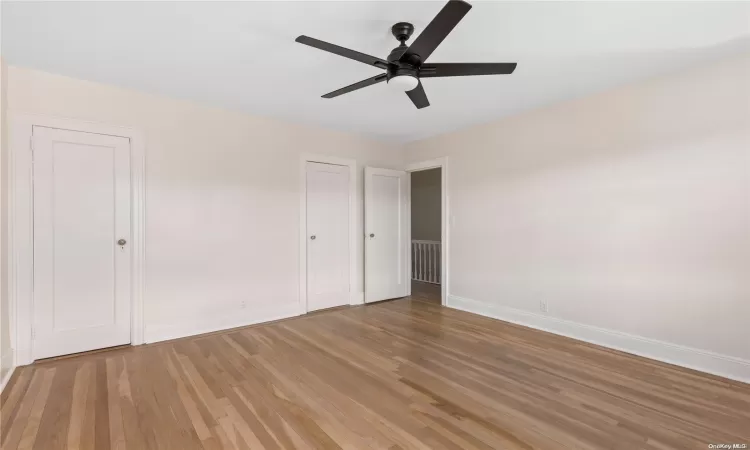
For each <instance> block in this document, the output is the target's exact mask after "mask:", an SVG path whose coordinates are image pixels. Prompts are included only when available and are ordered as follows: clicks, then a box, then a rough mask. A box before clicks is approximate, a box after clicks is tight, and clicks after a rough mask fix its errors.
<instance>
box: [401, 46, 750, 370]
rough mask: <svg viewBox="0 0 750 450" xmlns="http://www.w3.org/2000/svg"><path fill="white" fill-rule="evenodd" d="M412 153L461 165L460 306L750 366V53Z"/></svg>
mask: <svg viewBox="0 0 750 450" xmlns="http://www.w3.org/2000/svg"><path fill="white" fill-rule="evenodd" d="M550 82H554V80H553V79H550ZM407 152H408V159H409V160H410V161H421V160H425V159H430V158H435V157H440V156H446V155H447V156H448V157H449V160H450V171H449V173H448V186H449V198H450V200H449V201H450V204H451V215H452V217H453V220H454V224H453V226H452V228H451V241H450V267H451V275H450V294H451V295H454V296H459V297H462V298H464V299H468V300H471V301H473V304H475V305H478V306H477V307H478V308H484V309H485V310H487V311H505V312H508V311H514V312H520V313H521V315H522V314H523V313H524V312H526V313H536V314H540V315H544V316H548V317H554V318H557V319H563V320H565V321H568V322H560V321H558V322H555V323H556V324H558V325H560V324H562V325H565V326H571V327H572V326H573V325H574V324H575V323H578V324H585V325H590V326H593V327H599V328H603V329H607V330H614V331H618V332H624V333H629V334H632V335H635V336H641V337H646V338H650V339H654V340H658V341H662V342H666V343H673V344H679V345H681V346H686V347H690V348H694V349H699V350H703V351H709V352H715V353H718V354H721V355H729V356H733V357H737V358H744V359H745V360H750V327H748V326H747V321H748V318H749V317H750V55H745V56H744V57H741V58H737V59H731V60H725V61H718V62H716V63H714V64H711V65H708V66H704V67H701V68H696V69H694V70H690V71H685V72H682V73H676V74H672V75H669V76H665V77H661V78H656V79H652V80H650V81H647V82H644V83H640V84H635V85H630V86H626V87H622V88H619V89H616V90H612V91H609V92H606V93H602V94H599V95H595V96H591V97H587V98H583V99H580V100H577V101H571V102H566V103H561V104H557V105H554V106H551V107H547V108H544V109H539V110H535V111H531V112H528V113H525V114H521V115H518V116H514V117H510V118H507V119H505V120H501V121H499V122H494V123H491V124H488V125H483V126H479V127H474V128H471V129H467V130H463V131H459V132H455V133H451V134H446V135H443V136H438V137H435V138H432V139H428V140H424V141H421V142H416V143H412V144H410V145H409V146H408V147H407ZM541 301H546V302H548V308H549V312H548V313H547V314H544V313H542V312H541V311H540V302H541ZM519 316H520V315H519ZM525 317H532V316H528V315H526V316H525ZM529 320H536V319H529ZM587 330H590V331H592V332H593V331H596V330H594V329H593V328H587ZM671 348H672V349H674V351H675V352H677V351H678V350H679V348H677V347H671ZM680 351H681V350H680ZM691 354H699V352H693V353H691ZM742 364H747V363H742ZM743 367H744V369H742V370H744V371H745V372H744V374H745V375H744V376H746V377H748V378H749V379H750V371H749V370H748V369H750V366H748V365H745V366H743Z"/></svg>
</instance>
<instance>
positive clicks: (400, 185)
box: [365, 167, 410, 302]
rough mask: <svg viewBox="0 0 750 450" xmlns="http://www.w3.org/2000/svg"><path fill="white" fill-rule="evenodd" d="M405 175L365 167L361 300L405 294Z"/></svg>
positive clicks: (402, 295) (367, 300)
mask: <svg viewBox="0 0 750 450" xmlns="http://www.w3.org/2000/svg"><path fill="white" fill-rule="evenodd" d="M409 220H410V216H409V177H408V176H407V173H406V172H403V171H398V170H388V169H377V168H372V167H367V168H365V223H366V226H365V301H366V302H375V301H379V300H386V299H389V298H398V297H404V296H406V295H409V288H410V285H409V280H408V279H407V277H406V268H407V264H408V259H407V258H408V257H409Z"/></svg>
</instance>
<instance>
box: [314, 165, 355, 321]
mask: <svg viewBox="0 0 750 450" xmlns="http://www.w3.org/2000/svg"><path fill="white" fill-rule="evenodd" d="M306 179H307V181H306V182H307V208H306V209H307V232H308V233H307V234H308V239H307V310H308V311H314V310H316V309H323V308H331V307H334V306H341V305H348V304H349V280H350V278H349V270H350V265H349V254H350V253H349V168H348V167H346V166H337V165H333V164H321V163H313V162H308V163H307V177H306ZM313 237H314V239H313Z"/></svg>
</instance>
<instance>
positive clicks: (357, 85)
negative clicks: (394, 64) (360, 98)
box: [322, 73, 388, 98]
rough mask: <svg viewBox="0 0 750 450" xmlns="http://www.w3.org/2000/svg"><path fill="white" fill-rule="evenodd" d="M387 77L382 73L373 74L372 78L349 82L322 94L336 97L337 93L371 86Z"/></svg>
mask: <svg viewBox="0 0 750 450" xmlns="http://www.w3.org/2000/svg"><path fill="white" fill-rule="evenodd" d="M386 78H388V76H387V75H386V74H384V73H382V74H380V75H375V76H374V77H372V78H368V79H366V80H362V81H358V82H356V83H354V84H350V85H349V86H347V87H342V88H341V89H337V90H335V91H333V92H329V93H327V94H326V95H323V96H322V97H323V98H333V97H338V96H339V95H343V94H346V93H349V92H351V91H356V90H357V89H362V88H364V87H367V86H372V85H373V84H377V83H380V82H381V81H385V79H386Z"/></svg>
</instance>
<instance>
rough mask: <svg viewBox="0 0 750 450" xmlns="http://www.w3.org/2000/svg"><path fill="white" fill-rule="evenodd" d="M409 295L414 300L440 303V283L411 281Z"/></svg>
mask: <svg viewBox="0 0 750 450" xmlns="http://www.w3.org/2000/svg"><path fill="white" fill-rule="evenodd" d="M411 296H412V298H414V299H416V300H422V301H425V302H429V303H434V304H436V305H439V304H441V298H440V285H439V284H431V283H423V282H421V281H414V280H412V281H411Z"/></svg>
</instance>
